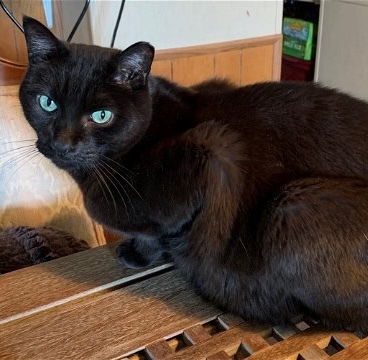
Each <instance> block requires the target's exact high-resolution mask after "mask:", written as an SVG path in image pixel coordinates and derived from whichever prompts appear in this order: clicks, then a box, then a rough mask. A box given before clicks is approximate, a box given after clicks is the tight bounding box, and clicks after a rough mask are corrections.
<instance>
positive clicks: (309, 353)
mask: <svg viewBox="0 0 368 360" xmlns="http://www.w3.org/2000/svg"><path fill="white" fill-rule="evenodd" d="M299 355H300V357H301V358H302V359H303V360H326V359H329V358H330V357H329V355H327V353H326V352H325V351H323V350H322V349H321V348H319V347H318V346H317V345H315V344H314V345H312V346H309V347H307V348H306V349H303V350H302V351H301V352H300V353H299Z"/></svg>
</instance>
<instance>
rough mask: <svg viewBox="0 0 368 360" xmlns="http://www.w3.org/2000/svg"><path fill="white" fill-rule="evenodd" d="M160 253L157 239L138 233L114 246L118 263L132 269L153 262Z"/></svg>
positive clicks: (160, 249)
mask: <svg viewBox="0 0 368 360" xmlns="http://www.w3.org/2000/svg"><path fill="white" fill-rule="evenodd" d="M162 253H163V251H162V248H161V246H160V244H159V242H158V240H156V239H153V238H151V237H150V238H147V236H142V235H139V234H135V236H134V237H131V238H128V239H126V240H124V241H123V242H122V243H121V244H119V246H118V247H117V248H116V255H117V258H118V261H119V263H120V264H122V265H123V266H126V267H128V268H133V269H138V268H142V267H145V266H148V265H151V264H153V263H154V262H155V261H156V260H158V259H159V258H160V257H161V255H162Z"/></svg>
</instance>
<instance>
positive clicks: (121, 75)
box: [114, 42, 155, 89]
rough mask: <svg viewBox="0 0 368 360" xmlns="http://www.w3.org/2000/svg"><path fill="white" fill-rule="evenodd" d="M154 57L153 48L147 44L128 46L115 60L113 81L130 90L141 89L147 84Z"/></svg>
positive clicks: (140, 43) (139, 43)
mask: <svg viewBox="0 0 368 360" xmlns="http://www.w3.org/2000/svg"><path fill="white" fill-rule="evenodd" d="M154 55H155V49H154V47H153V46H152V45H150V44H149V43H147V42H138V43H135V44H133V45H131V46H129V47H128V48H127V49H125V50H124V51H122V52H120V53H119V54H118V55H117V59H115V61H116V63H115V66H116V71H115V74H114V81H116V82H117V83H119V84H121V85H128V86H129V87H131V88H132V89H139V88H142V87H143V86H145V85H146V83H147V76H148V74H149V72H150V71H151V65H152V61H153V57H154Z"/></svg>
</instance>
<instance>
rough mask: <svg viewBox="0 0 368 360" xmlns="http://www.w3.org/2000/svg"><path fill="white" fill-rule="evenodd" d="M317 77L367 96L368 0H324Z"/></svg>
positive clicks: (317, 79) (335, 85) (329, 84)
mask: <svg viewBox="0 0 368 360" xmlns="http://www.w3.org/2000/svg"><path fill="white" fill-rule="evenodd" d="M317 46H318V48H317V59H316V71H315V80H316V81H318V82H321V83H323V84H325V85H328V86H332V87H337V88H339V89H342V90H344V91H347V92H349V93H350V94H353V95H355V96H357V97H361V98H364V99H367V100H368V1H354V0H324V1H321V11H320V24H319V38H318V44H317Z"/></svg>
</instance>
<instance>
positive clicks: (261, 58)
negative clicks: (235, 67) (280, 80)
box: [240, 45, 273, 85]
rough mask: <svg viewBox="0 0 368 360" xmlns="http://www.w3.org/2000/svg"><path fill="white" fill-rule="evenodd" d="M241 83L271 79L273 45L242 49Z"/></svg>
mask: <svg viewBox="0 0 368 360" xmlns="http://www.w3.org/2000/svg"><path fill="white" fill-rule="evenodd" d="M241 56H242V66H241V79H240V83H241V85H247V84H253V83H256V82H261V81H266V80H272V69H273V46H272V45H266V46H259V47H252V48H248V49H244V50H243V51H242V54H241Z"/></svg>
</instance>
